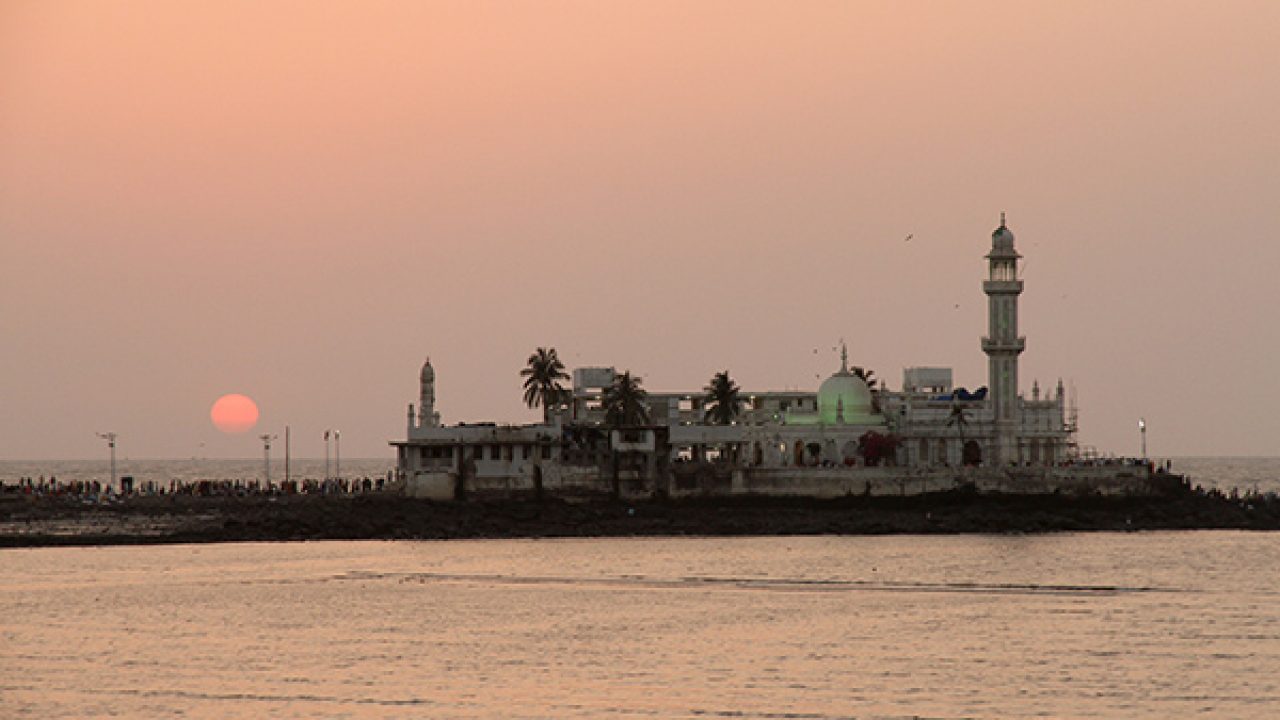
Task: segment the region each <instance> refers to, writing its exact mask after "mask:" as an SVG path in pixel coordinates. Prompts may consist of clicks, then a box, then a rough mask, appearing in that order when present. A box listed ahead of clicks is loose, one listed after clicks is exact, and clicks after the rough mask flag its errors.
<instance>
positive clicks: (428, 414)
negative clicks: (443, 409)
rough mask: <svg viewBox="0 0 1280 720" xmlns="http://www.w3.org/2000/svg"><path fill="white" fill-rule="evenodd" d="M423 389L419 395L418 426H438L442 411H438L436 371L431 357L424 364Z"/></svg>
mask: <svg viewBox="0 0 1280 720" xmlns="http://www.w3.org/2000/svg"><path fill="white" fill-rule="evenodd" d="M420 380H421V390H420V392H419V396H418V427H438V426H439V425H440V413H438V412H436V371H435V369H434V368H432V367H431V358H427V361H426V362H425V363H423V364H422V375H421V378H420Z"/></svg>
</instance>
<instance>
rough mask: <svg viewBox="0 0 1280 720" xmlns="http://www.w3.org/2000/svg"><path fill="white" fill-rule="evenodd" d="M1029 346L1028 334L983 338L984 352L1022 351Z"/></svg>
mask: <svg viewBox="0 0 1280 720" xmlns="http://www.w3.org/2000/svg"><path fill="white" fill-rule="evenodd" d="M1026 348H1027V338H1026V336H1023V337H1018V338H988V337H984V338H982V352H985V353H1000V352H1012V353H1020V352H1022V351H1023V350H1025V349H1026Z"/></svg>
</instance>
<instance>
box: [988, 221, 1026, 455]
mask: <svg viewBox="0 0 1280 720" xmlns="http://www.w3.org/2000/svg"><path fill="white" fill-rule="evenodd" d="M1020 257H1022V256H1021V255H1019V254H1018V253H1017V251H1016V250H1014V249H1013V233H1012V232H1010V231H1009V228H1007V227H1005V224H1004V213H1000V227H998V228H996V231H995V232H993V233H991V252H990V253H988V254H987V262H988V264H989V265H990V268H991V272H990V275H989V277H988V278H987V280H986V281H985V282H983V283H982V291H983V292H985V293H986V294H987V312H988V319H987V336H986V337H984V338H982V351H983V352H985V353H986V354H987V368H988V375H989V378H988V386H989V387H990V388H991V407H992V409H993V410H994V413H993V417H994V420H995V432H996V441H995V446H994V447H993V448H992V449H993V450H994V455H995V457H994V458H992V460H993V461H994V464H995V465H997V466H999V465H1008V464H1009V463H1014V462H1018V460H1019V454H1018V427H1019V421H1020V418H1019V405H1018V355H1020V354H1021V353H1022V350H1023V348H1025V347H1026V344H1027V339H1026V338H1025V337H1019V336H1018V296H1019V295H1021V294H1022V281H1021V280H1019V279H1018V258H1020Z"/></svg>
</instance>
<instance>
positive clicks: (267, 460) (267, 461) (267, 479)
mask: <svg viewBox="0 0 1280 720" xmlns="http://www.w3.org/2000/svg"><path fill="white" fill-rule="evenodd" d="M276 437H277V436H275V435H271V434H263V435H259V436H258V439H259V440H261V441H262V479H263V483H264V488H263V489H265V490H270V489H271V441H272V440H275V439H276Z"/></svg>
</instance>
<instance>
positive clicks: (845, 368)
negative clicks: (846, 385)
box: [840, 338, 849, 375]
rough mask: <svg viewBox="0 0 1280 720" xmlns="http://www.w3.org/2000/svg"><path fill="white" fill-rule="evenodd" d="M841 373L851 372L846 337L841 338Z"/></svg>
mask: <svg viewBox="0 0 1280 720" xmlns="http://www.w3.org/2000/svg"><path fill="white" fill-rule="evenodd" d="M840 374H841V375H848V374H849V347H848V346H847V345H845V344H844V338H840Z"/></svg>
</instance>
